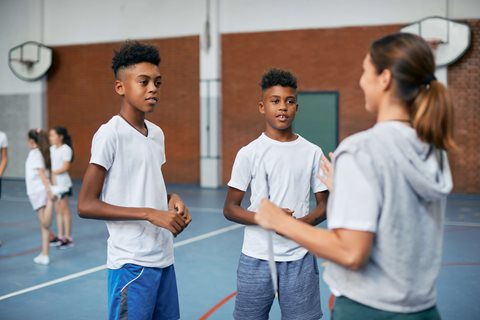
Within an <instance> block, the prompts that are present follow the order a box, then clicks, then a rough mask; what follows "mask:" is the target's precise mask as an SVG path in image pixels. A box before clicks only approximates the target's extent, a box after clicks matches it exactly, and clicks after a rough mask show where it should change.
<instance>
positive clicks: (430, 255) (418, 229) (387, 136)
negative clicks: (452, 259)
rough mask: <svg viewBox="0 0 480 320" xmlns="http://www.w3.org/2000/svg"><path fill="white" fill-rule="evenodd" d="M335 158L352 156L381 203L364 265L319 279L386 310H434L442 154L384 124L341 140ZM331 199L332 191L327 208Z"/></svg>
mask: <svg viewBox="0 0 480 320" xmlns="http://www.w3.org/2000/svg"><path fill="white" fill-rule="evenodd" d="M335 154H336V159H339V158H340V157H341V156H342V155H343V154H350V155H352V156H353V158H354V160H355V163H356V164H357V165H358V167H359V168H360V170H361V171H362V173H363V174H364V175H365V177H366V179H367V180H368V181H369V184H370V185H371V186H372V188H373V193H374V194H375V197H376V201H377V202H378V203H379V204H380V206H379V214H378V219H377V221H376V222H375V221H374V223H376V231H375V236H374V242H373V247H372V249H371V254H370V257H369V259H368V260H367V262H366V264H365V265H364V266H363V267H362V268H361V269H360V270H358V271H352V270H350V269H347V268H344V267H342V266H340V265H337V264H334V263H330V264H329V265H328V266H327V268H326V271H325V273H324V279H325V281H326V282H327V283H328V285H329V286H330V287H331V288H332V289H334V290H335V291H336V292H337V293H339V294H341V295H344V296H346V297H348V298H350V299H352V300H354V301H356V302H359V303H362V304H365V305H368V306H370V307H373V308H377V309H381V310H385V311H391V312H402V313H410V312H417V311H421V310H425V309H428V308H430V307H432V306H434V305H435V303H436V290H435V283H436V279H437V277H438V274H439V271H440V266H441V259H442V238H443V223H444V216H445V204H446V197H447V194H448V193H449V192H450V191H451V189H452V178H451V174H450V168H449V164H448V159H447V155H446V152H444V151H441V150H438V149H436V148H434V147H433V146H432V145H429V144H427V143H424V142H422V141H420V140H419V139H418V137H417V135H416V132H415V130H414V129H412V128H410V127H407V126H405V125H402V124H400V123H398V122H382V123H378V124H376V125H375V126H374V127H373V128H371V129H369V130H367V131H364V132H361V133H358V134H356V135H353V136H351V137H349V138H347V139H345V140H344V142H342V144H341V145H340V146H339V148H338V149H337V151H336V152H335ZM334 168H335V162H334ZM335 183H337V181H336V182H335ZM338 183H348V181H346V182H343V181H338ZM334 198H335V186H334V188H333V190H332V192H331V194H330V199H329V209H331V207H332V206H331V203H332V202H333V199H334ZM338 201H348V199H338ZM327 213H328V216H329V217H331V216H335V215H337V214H339V215H341V214H342V213H341V212H331V211H330V210H328V211H327ZM336 227H338V226H336Z"/></svg>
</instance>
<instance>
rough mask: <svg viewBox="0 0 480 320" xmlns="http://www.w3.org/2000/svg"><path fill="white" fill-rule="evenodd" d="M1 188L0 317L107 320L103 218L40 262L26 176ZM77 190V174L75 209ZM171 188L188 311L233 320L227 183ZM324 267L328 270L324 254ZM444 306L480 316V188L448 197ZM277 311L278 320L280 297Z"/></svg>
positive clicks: (236, 246) (466, 316) (80, 224)
mask: <svg viewBox="0 0 480 320" xmlns="http://www.w3.org/2000/svg"><path fill="white" fill-rule="evenodd" d="M2 189H3V191H2V198H1V200H0V241H2V246H1V247H0V319H3V320H10V319H39V320H40V319H48V320H52V319H61V320H67V319H75V320H77V319H89V320H91V319H106V318H107V308H106V305H107V296H106V284H107V280H106V278H107V272H106V270H105V265H104V264H105V261H106V240H107V230H106V226H105V223H104V222H102V221H96V220H84V219H80V218H79V217H78V216H76V214H74V221H73V235H74V240H75V247H73V248H70V249H67V250H57V249H55V248H51V253H50V258H51V264H50V265H49V266H40V265H36V264H34V263H33V261H32V259H33V258H34V257H35V256H36V255H37V254H38V252H39V250H40V229H39V224H38V219H37V216H36V214H35V213H34V212H33V210H32V209H31V206H30V204H29V202H28V199H27V197H26V195H25V187H24V182H23V181H19V180H5V179H4V181H3V188H2ZM78 190H79V183H78V182H77V183H75V186H74V192H75V195H74V197H73V198H72V201H71V208H72V211H73V212H76V210H75V208H76V204H77V202H76V199H77V195H78ZM168 190H169V192H177V193H179V194H180V195H181V196H182V197H183V198H184V200H185V202H186V203H187V205H188V206H189V207H190V211H191V213H192V216H193V222H192V223H191V225H190V226H189V228H188V229H186V230H185V231H184V232H183V233H182V234H181V235H180V236H178V237H177V238H176V240H175V268H176V272H177V281H178V287H179V296H180V308H181V316H182V319H187V320H190V319H232V310H233V302H234V297H233V294H234V292H235V290H236V285H235V283H236V280H235V277H236V267H237V262H238V258H239V255H240V250H241V244H242V238H243V228H242V226H240V225H236V224H233V223H231V222H229V221H227V220H226V219H225V218H224V217H223V214H222V207H223V200H224V196H225V192H226V190H225V189H224V188H220V189H216V190H209V189H200V188H199V187H197V186H190V185H187V186H185V185H169V186H168ZM320 227H325V226H324V225H321V226H320ZM53 229H54V231H55V230H56V227H55V222H54V223H53ZM418 245H419V246H427V247H428V246H429V243H419V244H418ZM319 266H320V269H321V270H320V272H322V270H323V268H324V266H325V262H324V261H323V260H321V259H319ZM320 285H321V290H322V299H323V300H322V308H323V310H324V313H325V316H324V319H328V318H329V312H328V308H327V303H328V297H329V295H330V292H329V290H328V287H327V286H326V285H325V283H324V282H323V280H321V283H320ZM222 303H223V304H222ZM438 306H439V309H440V312H441V314H442V317H443V319H447V320H450V319H452V320H457V319H458V320H478V319H480V196H467V195H452V196H451V197H450V198H449V202H448V209H447V221H446V226H445V237H444V255H443V266H442V270H441V274H440V279H439V281H438ZM270 319H280V312H279V308H278V304H277V302H275V303H274V306H273V308H272V311H271V313H270Z"/></svg>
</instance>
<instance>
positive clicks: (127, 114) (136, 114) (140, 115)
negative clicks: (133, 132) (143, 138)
mask: <svg viewBox="0 0 480 320" xmlns="http://www.w3.org/2000/svg"><path fill="white" fill-rule="evenodd" d="M119 115H120V116H121V117H122V118H123V119H125V120H126V121H127V122H128V123H129V124H130V125H131V126H132V127H134V128H135V129H137V130H138V131H139V132H141V133H142V134H144V135H147V134H148V132H147V128H146V126H145V113H144V112H141V111H140V110H137V109H133V108H126V107H125V106H123V105H122V107H121V108H120V112H119Z"/></svg>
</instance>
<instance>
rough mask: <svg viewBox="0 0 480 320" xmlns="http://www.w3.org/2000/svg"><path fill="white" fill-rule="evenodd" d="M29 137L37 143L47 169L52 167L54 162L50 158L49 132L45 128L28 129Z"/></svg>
mask: <svg viewBox="0 0 480 320" xmlns="http://www.w3.org/2000/svg"><path fill="white" fill-rule="evenodd" d="M28 137H29V138H30V139H32V140H33V141H34V142H35V144H36V145H37V147H38V149H39V150H40V153H41V154H42V156H43V161H45V167H46V169H47V170H50V169H51V168H52V162H51V160H50V144H49V143H48V135H47V132H46V131H45V130H43V129H40V128H39V129H31V130H30V131H28Z"/></svg>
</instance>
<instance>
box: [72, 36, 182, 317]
mask: <svg viewBox="0 0 480 320" xmlns="http://www.w3.org/2000/svg"><path fill="white" fill-rule="evenodd" d="M159 64H160V55H159V52H158V50H157V48H155V47H153V46H151V45H147V44H142V43H139V42H136V41H127V42H125V43H124V45H123V46H122V47H121V48H120V50H119V51H118V52H116V53H115V55H114V57H113V59H112V68H113V71H114V74H115V79H116V80H115V91H116V92H117V94H118V95H120V96H121V98H122V102H121V107H120V112H119V114H118V115H116V116H114V117H113V118H112V119H110V121H108V122H107V123H106V124H104V125H102V126H101V127H100V129H99V130H98V131H97V133H96V134H95V136H94V137H93V142H92V156H91V159H90V164H89V165H88V168H87V171H86V172H85V176H84V179H83V184H82V188H81V190H80V194H79V199H78V212H79V215H80V216H81V217H83V218H92V219H102V220H107V227H108V232H109V235H110V237H109V239H108V259H107V266H108V269H109V272H108V298H109V299H108V300H109V301H108V307H109V317H110V319H119V318H122V319H123V318H125V319H127V318H128V319H179V318H180V312H179V305H178V294H177V285H176V278H175V270H174V266H173V263H174V259H173V237H174V236H176V235H177V234H179V233H180V232H182V231H183V230H184V229H185V228H186V227H187V226H188V224H189V223H190V221H191V217H190V215H189V213H188V209H187V207H186V206H185V204H184V203H183V201H182V199H181V198H180V197H179V196H178V195H176V194H167V191H166V188H165V182H164V180H163V175H162V171H161V166H162V165H163V164H164V163H165V147H164V135H163V131H162V130H161V129H160V128H159V127H158V126H156V125H155V124H153V123H151V122H149V121H147V120H145V114H146V113H149V112H152V111H153V110H154V109H155V107H156V106H157V104H158V100H159V94H160V85H161V80H162V76H161V75H160V70H159Z"/></svg>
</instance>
